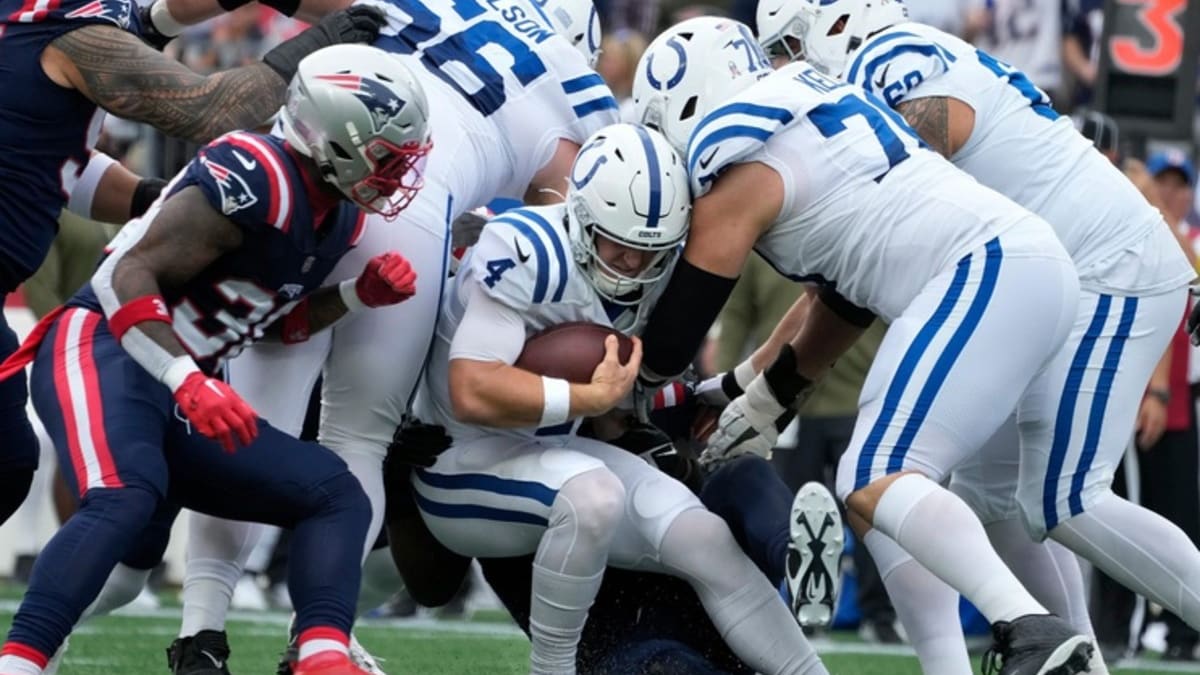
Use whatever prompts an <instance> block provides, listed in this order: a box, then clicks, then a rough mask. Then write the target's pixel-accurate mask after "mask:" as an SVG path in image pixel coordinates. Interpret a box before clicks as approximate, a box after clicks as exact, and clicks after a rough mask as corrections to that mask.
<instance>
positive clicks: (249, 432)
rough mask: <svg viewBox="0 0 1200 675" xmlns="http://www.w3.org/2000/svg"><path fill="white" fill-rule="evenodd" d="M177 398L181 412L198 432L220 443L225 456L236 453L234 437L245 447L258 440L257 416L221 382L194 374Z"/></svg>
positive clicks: (202, 374)
mask: <svg viewBox="0 0 1200 675" xmlns="http://www.w3.org/2000/svg"><path fill="white" fill-rule="evenodd" d="M174 394H175V402H176V403H178V404H179V411H180V412H182V413H183V415H184V417H187V419H188V421H189V422H191V423H192V424H193V425H194V426H195V427H196V431H199V432H200V433H202V434H204V435H205V436H207V437H209V438H211V439H213V440H215V441H217V442H218V443H220V444H221V447H222V448H224V449H225V452H234V451H236V450H237V445H236V444H235V443H234V436H235V435H236V436H237V440H238V441H241V444H242V445H250V443H252V442H253V441H254V439H255V437H257V436H258V413H256V412H254V409H253V408H251V407H250V404H248V403H246V402H245V401H243V400H242V397H241V396H238V395H237V392H235V391H234V390H233V388H232V387H230V386H229V385H228V384H225V383H224V382H222V381H221V380H218V379H216V378H212V377H208V376H207V375H205V374H204V373H200V372H195V373H192V374H191V375H188V376H187V378H186V379H184V381H183V383H182V384H180V385H179V388H177V389H176V390H175V392H174Z"/></svg>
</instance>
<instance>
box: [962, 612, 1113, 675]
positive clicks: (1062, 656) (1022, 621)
mask: <svg viewBox="0 0 1200 675" xmlns="http://www.w3.org/2000/svg"><path fill="white" fill-rule="evenodd" d="M992 636H993V642H992V646H991V648H990V649H988V652H987V653H986V654H984V657H983V672H984V675H995V674H998V675H1076V674H1077V673H1087V672H1090V666H1089V664H1090V662H1091V659H1092V652H1094V651H1095V650H1096V646H1095V645H1093V644H1092V640H1091V638H1089V637H1087V636H1084V635H1080V634H1079V633H1076V632H1075V630H1074V629H1072V628H1071V626H1069V625H1068V624H1067V622H1065V621H1063V620H1062V619H1060V618H1058V617H1057V616H1054V615H1052V614H1027V615H1025V616H1022V617H1019V618H1017V619H1015V620H1013V621H997V622H996V623H994V624H992Z"/></svg>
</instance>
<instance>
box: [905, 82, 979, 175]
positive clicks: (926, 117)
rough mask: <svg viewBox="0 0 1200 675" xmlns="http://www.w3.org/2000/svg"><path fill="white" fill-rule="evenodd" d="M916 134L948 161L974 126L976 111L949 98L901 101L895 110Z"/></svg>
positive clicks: (968, 136) (936, 97) (937, 97)
mask: <svg viewBox="0 0 1200 675" xmlns="http://www.w3.org/2000/svg"><path fill="white" fill-rule="evenodd" d="M896 111H897V112H899V113H900V114H901V115H903V116H904V119H905V121H907V122H908V124H909V126H911V127H912V128H913V129H914V130H915V131H916V132H917V134H918V135H919V136H920V137H921V139H922V140H924V141H925V142H926V143H928V144H929V146H930V147H931V148H933V149H934V150H935V151H937V152H938V153H940V154H941V155H942V156H943V157H946V158H947V159H949V158H950V157H953V156H954V153H956V152H958V151H959V150H960V149H961V148H962V146H963V145H965V144H966V142H967V139H968V138H970V137H971V130H972V128H973V127H974V126H975V111H974V110H972V109H971V107H970V106H968V105H967V104H966V103H963V102H962V101H960V100H958V99H956V98H950V97H948V96H929V97H926V98H917V99H913V100H910V101H904V102H903V103H900V104H899V105H897V106H896Z"/></svg>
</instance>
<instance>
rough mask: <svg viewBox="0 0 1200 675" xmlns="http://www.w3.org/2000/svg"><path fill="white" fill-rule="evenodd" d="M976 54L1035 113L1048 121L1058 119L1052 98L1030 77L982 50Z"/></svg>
mask: <svg viewBox="0 0 1200 675" xmlns="http://www.w3.org/2000/svg"><path fill="white" fill-rule="evenodd" d="M975 53H976V54H978V55H979V62H980V63H982V64H983V66H984V67H985V68H987V69H988V70H990V71H992V72H993V73H995V74H996V77H999V78H1000V79H1002V80H1005V81H1007V82H1008V83H1009V84H1011V85H1012V86H1013V87H1015V88H1016V90H1017V91H1019V92H1021V95H1022V96H1024V97H1025V98H1026V99H1028V100H1029V105H1030V106H1032V107H1033V110H1034V112H1036V113H1037V114H1039V115H1041V116H1042V117H1045V118H1047V119H1052V120H1056V119H1058V113H1056V112H1054V108H1053V107H1051V106H1050V97H1049V96H1047V95H1046V92H1044V91H1042V90H1041V89H1038V88H1037V85H1035V84H1034V83H1033V82H1031V81H1030V80H1029V78H1028V77H1025V73H1022V72H1021V71H1019V70H1017V69H1016V68H1014V67H1012V66H1010V65H1008V64H1007V63H1005V62H1003V61H1001V60H1000V59H998V58H996V57H994V56H992V55H991V54H988V53H987V52H985V51H983V50H982V49H980V50H976V52H975Z"/></svg>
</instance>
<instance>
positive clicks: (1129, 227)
mask: <svg viewBox="0 0 1200 675" xmlns="http://www.w3.org/2000/svg"><path fill="white" fill-rule="evenodd" d="M845 79H847V80H848V81H850V82H851V83H853V84H856V85H858V86H860V87H862V88H863V89H864V90H866V91H867V92H868V93H870V94H874V95H876V96H878V97H880V98H882V99H883V100H884V101H885V102H886V103H887V104H888V105H889V106H891V107H893V108H894V107H896V105H898V104H899V103H901V102H903V101H907V100H911V99H916V98H923V97H929V96H948V97H953V98H956V99H959V100H961V101H963V102H964V103H966V104H967V105H969V106H971V108H972V109H973V110H974V111H975V127H974V131H973V132H972V134H971V137H970V138H969V139H968V140H967V143H966V144H965V145H964V146H963V147H962V148H961V149H960V150H959V151H958V152H957V153H956V154H955V155H954V157H952V158H951V159H952V161H953V162H954V164H955V165H956V166H958V167H959V168H961V169H963V170H964V171H966V172H967V173H969V174H971V175H972V176H974V177H975V178H976V179H977V180H978V181H979V182H981V183H983V184H984V185H987V186H988V187H991V188H993V189H995V190H997V191H998V192H1000V193H1001V194H1004V195H1005V196H1007V197H1009V198H1010V199H1012V200H1014V201H1016V202H1017V203H1018V204H1021V205H1022V206H1024V207H1026V208H1028V209H1029V210H1031V211H1033V212H1034V213H1037V214H1038V215H1040V216H1041V217H1042V218H1044V219H1045V220H1046V221H1047V222H1049V223H1050V225H1051V226H1052V227H1053V228H1054V230H1055V233H1056V234H1057V235H1058V237H1059V240H1060V241H1061V242H1062V243H1063V246H1064V247H1065V248H1066V249H1067V252H1068V253H1070V254H1071V257H1072V259H1073V260H1074V261H1075V265H1076V267H1077V268H1078V269H1079V275H1080V282H1081V284H1082V285H1083V287H1084V288H1087V289H1089V290H1092V291H1095V292H1098V293H1116V294H1152V293H1155V292H1161V291H1165V290H1169V289H1171V288H1175V287H1177V286H1180V285H1182V284H1184V283H1186V282H1187V281H1188V280H1189V279H1190V278H1191V277H1192V273H1191V269H1190V267H1189V266H1188V265H1187V261H1186V260H1185V259H1184V257H1183V256H1182V255H1180V254H1177V249H1178V245H1177V244H1176V243H1175V242H1174V240H1173V237H1171V236H1170V232H1169V230H1168V228H1167V227H1166V226H1165V225H1164V224H1163V220H1162V216H1161V214H1159V212H1158V210H1157V209H1155V208H1154V207H1152V206H1151V205H1150V204H1149V203H1148V202H1147V201H1146V200H1145V198H1143V197H1142V195H1141V193H1140V192H1138V190H1137V188H1135V187H1134V186H1133V184H1132V183H1130V182H1129V180H1128V179H1127V178H1126V177H1125V176H1124V174H1122V173H1121V172H1120V171H1119V170H1118V169H1117V168H1116V167H1114V166H1113V165H1112V163H1111V162H1109V161H1108V160H1107V159H1106V158H1105V157H1104V156H1103V155H1101V154H1100V153H1098V152H1096V151H1095V150H1094V148H1093V147H1092V144H1091V142H1090V141H1088V140H1087V139H1085V138H1084V137H1083V136H1081V135H1079V133H1078V132H1077V131H1076V130H1075V128H1074V125H1073V124H1072V123H1071V120H1070V119H1069V118H1066V117H1060V116H1059V115H1058V114H1057V113H1056V112H1054V109H1053V108H1051V107H1050V100H1049V98H1048V97H1047V96H1046V94H1045V93H1043V92H1042V91H1041V90H1040V89H1038V88H1037V87H1036V86H1034V84H1033V83H1032V82H1031V81H1030V80H1029V78H1027V77H1026V76H1025V75H1024V74H1023V73H1022V72H1021V71H1019V70H1016V69H1015V68H1013V67H1012V66H1010V65H1008V64H1007V63H1004V62H1003V61H1000V60H998V59H996V58H994V57H992V56H991V55H989V54H988V53H986V52H984V51H982V50H980V49H977V48H975V47H974V46H972V45H970V44H968V43H966V42H964V41H962V40H960V39H958V38H956V37H954V36H952V35H949V34H947V33H943V32H942V31H940V30H938V29H936V28H932V27H930V26H925V25H922V24H917V23H902V24H898V25H896V26H892V27H891V28H888V29H886V30H884V31H881V32H880V33H878V34H876V35H874V36H872V37H871V38H868V39H867V41H866V42H864V43H863V45H862V47H860V48H859V49H858V50H857V51H856V52H855V53H854V54H853V55H852V56H851V60H850V62H849V65H848V66H847V69H846V73H845Z"/></svg>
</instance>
